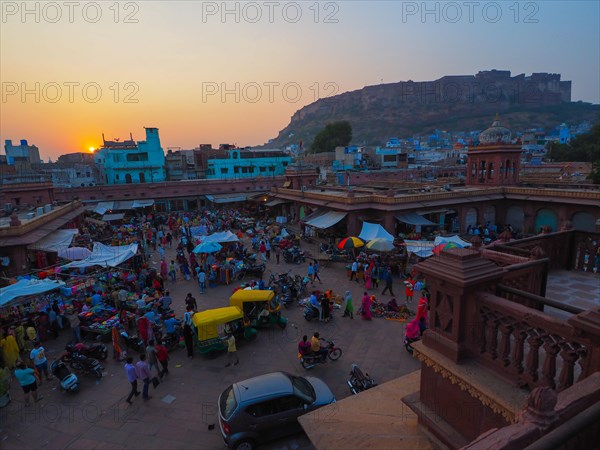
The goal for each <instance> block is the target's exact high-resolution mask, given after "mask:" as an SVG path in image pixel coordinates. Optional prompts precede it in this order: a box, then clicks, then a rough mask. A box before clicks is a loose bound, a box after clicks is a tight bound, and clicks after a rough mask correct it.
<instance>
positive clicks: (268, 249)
mask: <svg viewBox="0 0 600 450" xmlns="http://www.w3.org/2000/svg"><path fill="white" fill-rule="evenodd" d="M265 253H266V255H267V259H268V260H269V261H271V242H269V240H268V239H267V241H266V242H265Z"/></svg>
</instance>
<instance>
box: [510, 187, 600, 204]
mask: <svg viewBox="0 0 600 450" xmlns="http://www.w3.org/2000/svg"><path fill="white" fill-rule="evenodd" d="M504 193H505V194H506V197H507V198H511V196H513V195H518V196H522V195H525V196H527V197H552V198H569V199H576V198H577V199H586V200H596V201H598V202H600V191H596V190H594V191H591V190H581V189H543V188H539V187H516V186H515V187H513V186H506V187H504Z"/></svg>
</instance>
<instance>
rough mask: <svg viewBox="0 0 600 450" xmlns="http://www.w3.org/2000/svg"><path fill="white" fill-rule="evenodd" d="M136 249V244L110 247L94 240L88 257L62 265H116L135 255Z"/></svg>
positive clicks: (66, 266)
mask: <svg viewBox="0 0 600 450" xmlns="http://www.w3.org/2000/svg"><path fill="white" fill-rule="evenodd" d="M137 249H138V245H137V244H129V245H122V246H119V247H110V246H108V245H104V244H101V243H100V242H94V249H93V250H92V254H91V255H90V256H89V257H88V258H85V259H84V260H81V261H74V262H72V263H69V264H66V265H64V266H62V267H63V268H67V269H70V268H80V267H91V266H102V267H117V266H118V265H119V264H121V263H123V262H125V261H127V260H128V259H130V258H132V257H133V256H135V254H136V253H137Z"/></svg>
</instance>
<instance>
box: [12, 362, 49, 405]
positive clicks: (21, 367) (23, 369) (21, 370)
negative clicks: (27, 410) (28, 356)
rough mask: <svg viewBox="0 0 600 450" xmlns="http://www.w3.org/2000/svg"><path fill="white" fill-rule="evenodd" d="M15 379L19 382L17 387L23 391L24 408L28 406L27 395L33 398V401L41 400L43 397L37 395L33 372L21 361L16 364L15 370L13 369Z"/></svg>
mask: <svg viewBox="0 0 600 450" xmlns="http://www.w3.org/2000/svg"><path fill="white" fill-rule="evenodd" d="M15 377H16V378H17V380H18V381H19V385H20V386H21V389H23V393H24V394H25V406H29V393H30V392H31V395H32V396H33V401H34V402H37V401H39V400H41V399H42V398H43V397H42V396H39V397H38V395H37V380H36V376H35V371H34V370H33V369H31V368H29V367H27V366H26V365H25V363H24V362H23V361H19V362H18V363H17V368H16V369H15Z"/></svg>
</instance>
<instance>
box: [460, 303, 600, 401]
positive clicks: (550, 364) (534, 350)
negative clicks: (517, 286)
mask: <svg viewBox="0 0 600 450" xmlns="http://www.w3.org/2000/svg"><path fill="white" fill-rule="evenodd" d="M477 299H478V302H479V306H478V308H477V309H478V312H477V313H478V317H475V320H474V322H473V323H474V324H476V325H475V326H473V327H472V330H471V333H469V336H468V338H467V339H468V342H467V346H468V347H469V349H470V352H471V354H472V355H473V357H474V358H475V359H476V360H478V361H479V362H481V363H482V364H484V365H485V366H486V367H489V368H491V369H492V370H494V372H496V373H497V374H498V375H500V376H501V377H502V378H504V379H506V380H507V381H510V382H513V383H514V384H516V385H517V386H520V387H525V386H527V387H529V388H530V389H533V388H535V387H546V386H547V387H551V388H553V389H556V390H557V391H558V392H560V391H562V390H564V389H566V388H568V387H570V386H572V385H573V384H574V383H575V382H576V381H579V380H582V379H583V378H585V377H587V376H588V375H590V374H591V372H592V365H593V364H595V361H594V359H595V356H594V358H592V355H591V353H592V350H593V349H592V347H593V346H594V345H596V346H597V343H596V344H594V343H593V342H592V340H591V339H589V338H586V337H582V336H581V333H579V332H578V330H576V328H575V326H573V325H572V324H571V323H570V321H569V322H564V321H561V320H558V319H555V318H553V317H550V316H547V315H546V314H544V313H542V312H540V311H536V310H534V309H531V308H529V307H526V306H523V305H519V304H516V303H514V302H510V301H506V300H505V299H502V298H500V297H496V296H495V295H492V294H488V293H479V294H478V295H477ZM576 317H577V316H576ZM596 369H597V368H596Z"/></svg>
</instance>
